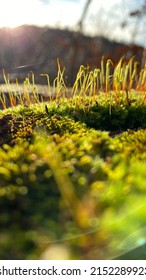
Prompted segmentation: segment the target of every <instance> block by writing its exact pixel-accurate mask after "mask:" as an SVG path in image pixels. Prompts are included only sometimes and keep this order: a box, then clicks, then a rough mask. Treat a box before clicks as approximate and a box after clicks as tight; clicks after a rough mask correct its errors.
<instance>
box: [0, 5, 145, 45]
mask: <svg viewBox="0 0 146 280" xmlns="http://www.w3.org/2000/svg"><path fill="white" fill-rule="evenodd" d="M86 1H87V0H0V11H1V15H0V27H10V28H13V27H17V26H19V25H23V24H33V25H39V26H46V25H48V26H51V27H60V28H70V29H71V30H77V29H78V22H79V21H80V19H81V16H82V11H83V8H84V6H85V3H86ZM139 5H140V6H142V5H146V1H145V0H104V1H103V0H92V2H91V4H90V6H89V10H88V13H87V16H86V20H85V22H84V31H85V32H86V33H87V34H90V35H104V36H105V37H106V36H108V37H110V38H111V39H115V40H118V41H127V42H130V43H131V42H135V43H138V44H142V45H145V44H146V35H145V34H146V27H145V26H146V11H145V14H144V15H143V16H142V17H140V18H137V17H133V18H130V17H129V12H130V11H134V10H137V9H138V8H139ZM122 24H123V25H122ZM122 26H124V27H123V28H122ZM144 35H145V36H144Z"/></svg>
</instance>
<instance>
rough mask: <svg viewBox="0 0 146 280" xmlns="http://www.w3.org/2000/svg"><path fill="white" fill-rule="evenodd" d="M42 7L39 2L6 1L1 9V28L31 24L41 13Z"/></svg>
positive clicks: (36, 0)
mask: <svg viewBox="0 0 146 280" xmlns="http://www.w3.org/2000/svg"><path fill="white" fill-rule="evenodd" d="M0 1H2V0H0ZM40 7H41V2H39V1H38V0H31V1H30V0H25V1H20V0H4V1H2V4H1V7H0V8H1V16H0V27H9V28H14V27H17V26H19V25H23V24H29V23H31V22H32V20H33V19H34V18H35V17H36V14H38V13H39V8H40Z"/></svg>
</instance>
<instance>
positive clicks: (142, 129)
mask: <svg viewBox="0 0 146 280" xmlns="http://www.w3.org/2000/svg"><path fill="white" fill-rule="evenodd" d="M134 96H135V93H134ZM130 100H132V101H131V102H130V103H129V104H128V103H127V102H123V103H122V102H121V103H120V102H119V104H115V103H112V105H111V103H110V102H107V100H106V102H105V101H103V100H102V97H101V98H100V99H99V98H98V102H97V101H96V100H95V102H94V103H93V104H90V100H89V98H88V97H86V98H85V99H84V104H82V103H81V102H78V100H77V98H72V99H70V100H65V99H62V101H60V102H59V103H58V102H56V101H52V102H50V103H49V102H48V103H42V104H41V103H39V104H36V105H30V106H28V107H27V106H17V107H15V108H9V109H6V110H3V111H0V208H1V213H0V227H1V232H0V259H38V258H41V256H42V254H43V252H44V251H47V252H48V258H49V250H50V248H52V247H51V246H53V244H57V245H56V246H58V248H59V246H60V245H63V248H65V250H66V251H67V256H68V257H67V258H69V259H94V258H95V259H106V258H113V257H114V256H116V255H117V254H120V253H122V252H124V251H125V248H127V243H126V242H128V246H129V249H130V246H131V248H134V247H135V246H137V244H138V243H136V242H139V240H141V238H145V232H146V231H145V228H146V216H145V209H146V172H145V170H146V106H145V104H142V102H140V100H141V95H139V94H137V95H136V98H135V97H134V98H133V99H132V98H131V99H130ZM80 101H81V100H80ZM133 234H134V238H133ZM128 236H132V237H131V238H130V237H129V239H128V241H126V240H127V237H128ZM123 244H124V245H123ZM62 257H64V256H62ZM144 257H146V256H144ZM139 258H141V256H139Z"/></svg>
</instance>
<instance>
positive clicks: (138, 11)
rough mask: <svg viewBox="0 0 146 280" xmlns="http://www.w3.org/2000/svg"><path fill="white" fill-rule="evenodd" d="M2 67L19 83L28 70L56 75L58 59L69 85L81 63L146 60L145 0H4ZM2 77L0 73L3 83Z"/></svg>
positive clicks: (0, 2) (0, 37)
mask: <svg viewBox="0 0 146 280" xmlns="http://www.w3.org/2000/svg"><path fill="white" fill-rule="evenodd" d="M0 9H1V17H0V70H1V69H3V68H4V69H5V71H6V73H7V74H10V79H11V80H12V81H13V80H14V81H15V79H16V77H17V78H18V80H19V81H20V82H21V81H23V80H24V78H25V77H26V76H27V74H28V73H31V72H33V73H34V74H35V81H36V83H41V84H43V83H46V80H45V79H44V77H41V76H40V73H43V74H44V73H45V74H49V76H50V79H51V80H53V79H54V78H55V77H56V74H57V58H59V60H60V63H61V66H62V67H65V69H66V70H65V79H66V83H67V85H68V86H71V85H72V83H73V82H74V79H75V76H76V73H77V71H78V69H79V66H80V65H81V64H83V65H85V66H87V65H88V66H90V68H91V69H92V68H95V67H96V68H97V67H100V61H101V57H102V56H103V55H104V57H105V59H108V58H110V59H112V60H113V62H114V63H116V62H117V61H118V60H119V59H120V58H121V57H122V56H123V55H124V57H125V59H126V60H127V59H128V60H129V59H130V58H131V57H132V56H133V55H134V56H135V59H136V60H139V62H140V65H141V66H143V65H144V64H145V60H146V54H145V47H146V1H145V0H130V1H129V0H111V1H110V0H104V1H103V0H98V1H97V0H31V1H30V0H21V1H20V0H5V1H3V0H0ZM3 81H4V80H3V76H2V71H1V72H0V82H1V83H2V82H3Z"/></svg>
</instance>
